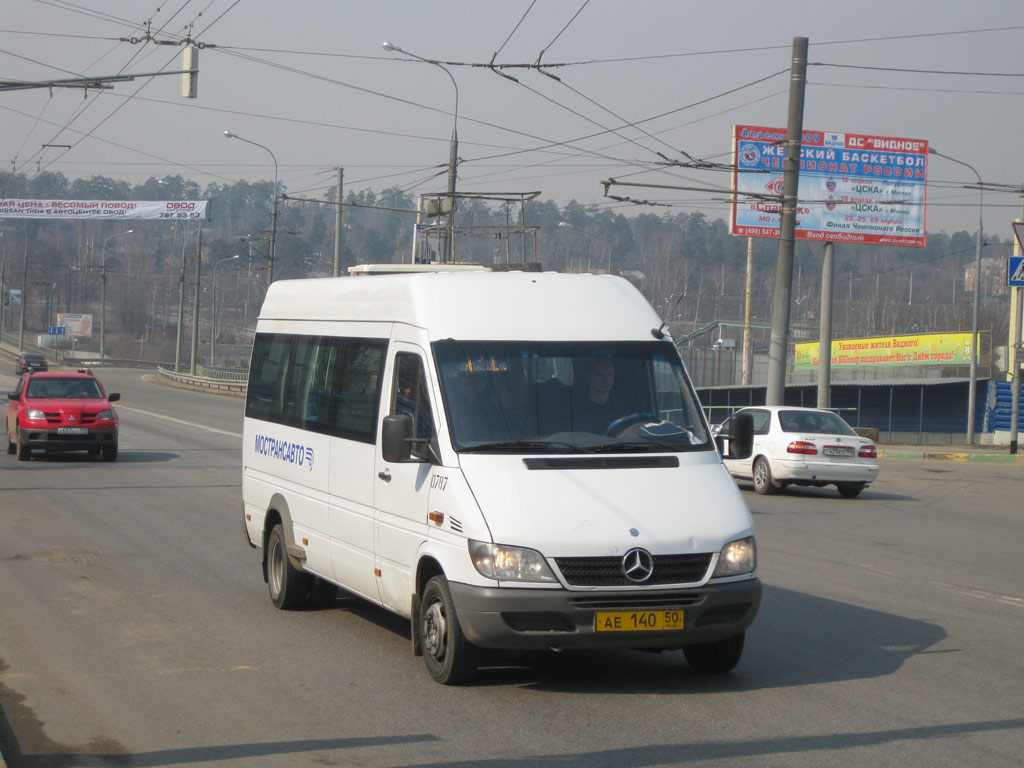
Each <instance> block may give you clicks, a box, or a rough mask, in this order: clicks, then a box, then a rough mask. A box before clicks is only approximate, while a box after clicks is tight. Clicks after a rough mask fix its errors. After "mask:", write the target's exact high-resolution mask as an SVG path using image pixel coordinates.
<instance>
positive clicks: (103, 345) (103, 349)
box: [100, 229, 135, 360]
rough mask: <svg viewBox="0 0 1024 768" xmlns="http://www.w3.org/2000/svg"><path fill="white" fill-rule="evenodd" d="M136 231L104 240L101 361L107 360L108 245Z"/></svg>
mask: <svg viewBox="0 0 1024 768" xmlns="http://www.w3.org/2000/svg"><path fill="white" fill-rule="evenodd" d="M134 231H135V230H134V229H126V230H125V231H124V232H115V233H114V234H112V235H107V237H106V238H104V240H103V249H102V254H103V255H102V259H101V261H100V272H101V273H102V276H103V283H102V286H101V287H100V360H106V359H107V346H106V342H107V243H108V242H109V241H110V239H111V238H113V237H120V236H121V235H130V234H131V233H132V232H134Z"/></svg>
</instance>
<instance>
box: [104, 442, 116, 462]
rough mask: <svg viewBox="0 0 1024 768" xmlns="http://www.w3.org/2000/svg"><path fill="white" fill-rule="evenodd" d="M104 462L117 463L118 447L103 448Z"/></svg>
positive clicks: (108, 446)
mask: <svg viewBox="0 0 1024 768" xmlns="http://www.w3.org/2000/svg"><path fill="white" fill-rule="evenodd" d="M103 460H104V461H117V446H116V445H105V446H103Z"/></svg>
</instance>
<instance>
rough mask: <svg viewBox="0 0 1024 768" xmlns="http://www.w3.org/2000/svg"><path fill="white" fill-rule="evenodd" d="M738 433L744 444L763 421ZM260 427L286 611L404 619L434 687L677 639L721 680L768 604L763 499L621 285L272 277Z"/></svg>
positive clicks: (584, 278)
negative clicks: (375, 609) (760, 553)
mask: <svg viewBox="0 0 1024 768" xmlns="http://www.w3.org/2000/svg"><path fill="white" fill-rule="evenodd" d="M729 434H730V436H731V439H730V440H729V445H730V446H731V447H730V450H732V451H733V452H734V454H735V455H736V456H740V455H742V451H743V450H745V449H746V450H749V443H750V434H751V432H750V425H749V424H748V423H746V422H744V421H738V423H737V424H735V425H732V427H731V431H730V432H729ZM243 440H244V449H243V460H242V464H243V477H242V494H243V506H244V518H245V529H246V534H247V536H248V539H249V543H250V544H251V545H252V546H254V547H256V548H258V549H259V550H260V552H261V554H262V563H263V576H264V579H265V580H266V582H267V583H268V586H269V591H270V597H271V600H272V601H273V603H274V605H276V606H277V607H279V608H283V609H298V608H302V607H304V606H307V605H309V604H311V603H312V602H314V601H322V600H323V599H324V598H325V596H326V597H328V598H333V597H334V596H335V595H336V594H337V588H338V587H341V588H342V589H344V590H346V591H347V592H348V593H351V594H353V595H357V596H359V597H361V598H363V599H365V600H368V601H370V602H372V603H376V604H378V605H380V606H383V607H384V608H385V609H387V610H389V611H393V612H394V613H396V614H399V615H400V616H404V617H407V618H409V620H410V625H411V635H412V647H413V650H414V652H415V653H417V654H422V655H423V657H424V659H425V662H426V667H427V670H428V671H429V673H430V675H431V676H432V677H433V678H434V679H435V680H437V681H438V682H440V683H444V684H453V683H459V682H464V681H466V680H468V679H470V677H471V676H472V675H473V674H474V673H475V672H476V670H477V668H478V663H479V661H480V656H481V654H480V651H481V649H499V650H501V649H504V650H516V651H524V650H544V649H554V650H569V649H575V648H614V647H617V648H634V649H643V650H679V649H681V650H682V652H683V654H684V655H685V658H686V660H687V662H688V663H689V665H690V667H692V668H693V669H694V670H696V671H698V672H719V673H720V672H727V671H729V670H731V669H732V668H733V667H734V666H735V665H736V664H737V662H738V661H739V659H740V655H741V653H742V650H743V641H744V632H745V630H746V629H747V627H748V626H749V625H750V623H751V622H752V621H753V620H754V616H755V614H756V613H757V610H758V606H759V604H760V599H761V582H760V580H759V579H758V573H757V550H756V546H755V542H754V528H753V522H752V519H751V515H750V511H749V510H748V508H747V506H746V504H745V502H744V500H743V498H742V496H741V494H740V492H739V490H738V489H737V487H736V484H735V483H734V482H733V480H732V478H731V477H730V476H729V473H728V472H727V471H726V470H725V467H724V466H723V463H722V457H721V455H720V454H719V450H718V449H717V448H716V444H715V440H714V438H713V437H712V435H711V432H710V430H709V428H708V424H707V422H706V421H705V418H704V415H703V413H702V411H701V408H700V404H699V403H698V400H697V397H696V395H695V393H694V391H693V387H692V385H691V383H690V381H689V378H688V376H687V374H686V371H685V370H684V368H683V365H682V363H681V361H680V358H679V355H678V352H677V350H676V348H675V345H674V344H673V342H672V340H671V339H670V338H669V337H668V336H667V335H666V334H664V333H663V331H662V322H661V320H660V318H659V317H658V316H657V314H656V313H655V311H654V310H653V309H652V308H651V306H650V305H649V304H648V303H647V301H646V300H645V299H644V298H643V297H642V295H641V294H640V293H639V291H637V290H636V288H634V287H633V285H632V284H631V283H629V282H628V281H627V280H625V279H622V278H619V277H613V276H609V275H575V274H573V275H570V274H560V273H553V272H515V271H512V272H493V271H490V270H487V269H477V270H466V269H464V268H463V269H462V270H461V271H456V270H449V271H446V270H445V269H444V268H443V267H438V268H437V269H436V270H434V271H421V272H418V273H410V274H386V275H364V276H358V277H343V278H325V279H310V280H283V281H279V282H275V283H274V284H273V285H272V286H271V287H270V289H269V291H268V293H267V296H266V300H265V301H264V303H263V307H262V309H261V312H260V316H259V320H258V324H257V329H256V338H255V341H254V345H253V352H252V360H251V366H250V373H249V382H248V391H247V395H246V403H245V424H244V437H243ZM745 446H746V448H745Z"/></svg>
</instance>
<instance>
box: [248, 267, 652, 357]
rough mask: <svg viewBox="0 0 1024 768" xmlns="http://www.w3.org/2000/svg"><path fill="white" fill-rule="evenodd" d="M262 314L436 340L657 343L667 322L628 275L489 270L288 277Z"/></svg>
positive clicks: (269, 296) (275, 288)
mask: <svg viewBox="0 0 1024 768" xmlns="http://www.w3.org/2000/svg"><path fill="white" fill-rule="evenodd" d="M259 319H260V324H261V325H263V326H266V325H267V323H268V322H269V321H272V320H291V321H294V320H316V321H359V322H389V323H393V322H397V323H407V324H409V325H413V326H417V327H420V328H424V329H426V331H427V332H428V335H429V337H430V339H431V341H436V340H438V339H446V338H459V339H498V340H537V341H559V340H566V339H573V340H576V339H578V340H580V341H620V340H635V339H644V340H650V339H651V338H652V336H651V330H652V329H654V328H657V327H658V326H659V325H660V324H661V319H660V318H659V317H658V316H657V314H656V313H655V312H654V310H653V309H652V308H651V306H650V305H649V304H648V303H647V300H646V299H644V298H643V296H642V295H641V294H640V292H639V291H638V290H637V289H636V288H634V287H633V285H632V284H631V283H630V282H629V281H627V280H624V279H623V278H621V277H615V276H612V275H590V274H583V275H576V274H563V273H559V272H491V271H488V270H480V271H473V272H433V273H427V274H400V275H375V276H372V277H365V276H364V277H334V278H314V279H308V280H280V281H278V282H275V283H274V284H273V285H271V287H270V290H269V291H267V296H266V299H265V300H264V302H263V308H262V309H261V310H260V318H259ZM260 330H267V329H266V328H260Z"/></svg>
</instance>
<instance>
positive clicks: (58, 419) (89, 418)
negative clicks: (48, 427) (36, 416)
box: [45, 411, 96, 426]
mask: <svg viewBox="0 0 1024 768" xmlns="http://www.w3.org/2000/svg"><path fill="white" fill-rule="evenodd" d="M45 413H46V423H47V424H63V423H64V414H63V413H62V412H61V411H46V412H45ZM70 423H72V424H74V425H79V424H80V425H82V426H89V425H90V424H95V423H96V414H95V413H81V414H77V415H76V416H75V421H74V422H70Z"/></svg>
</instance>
